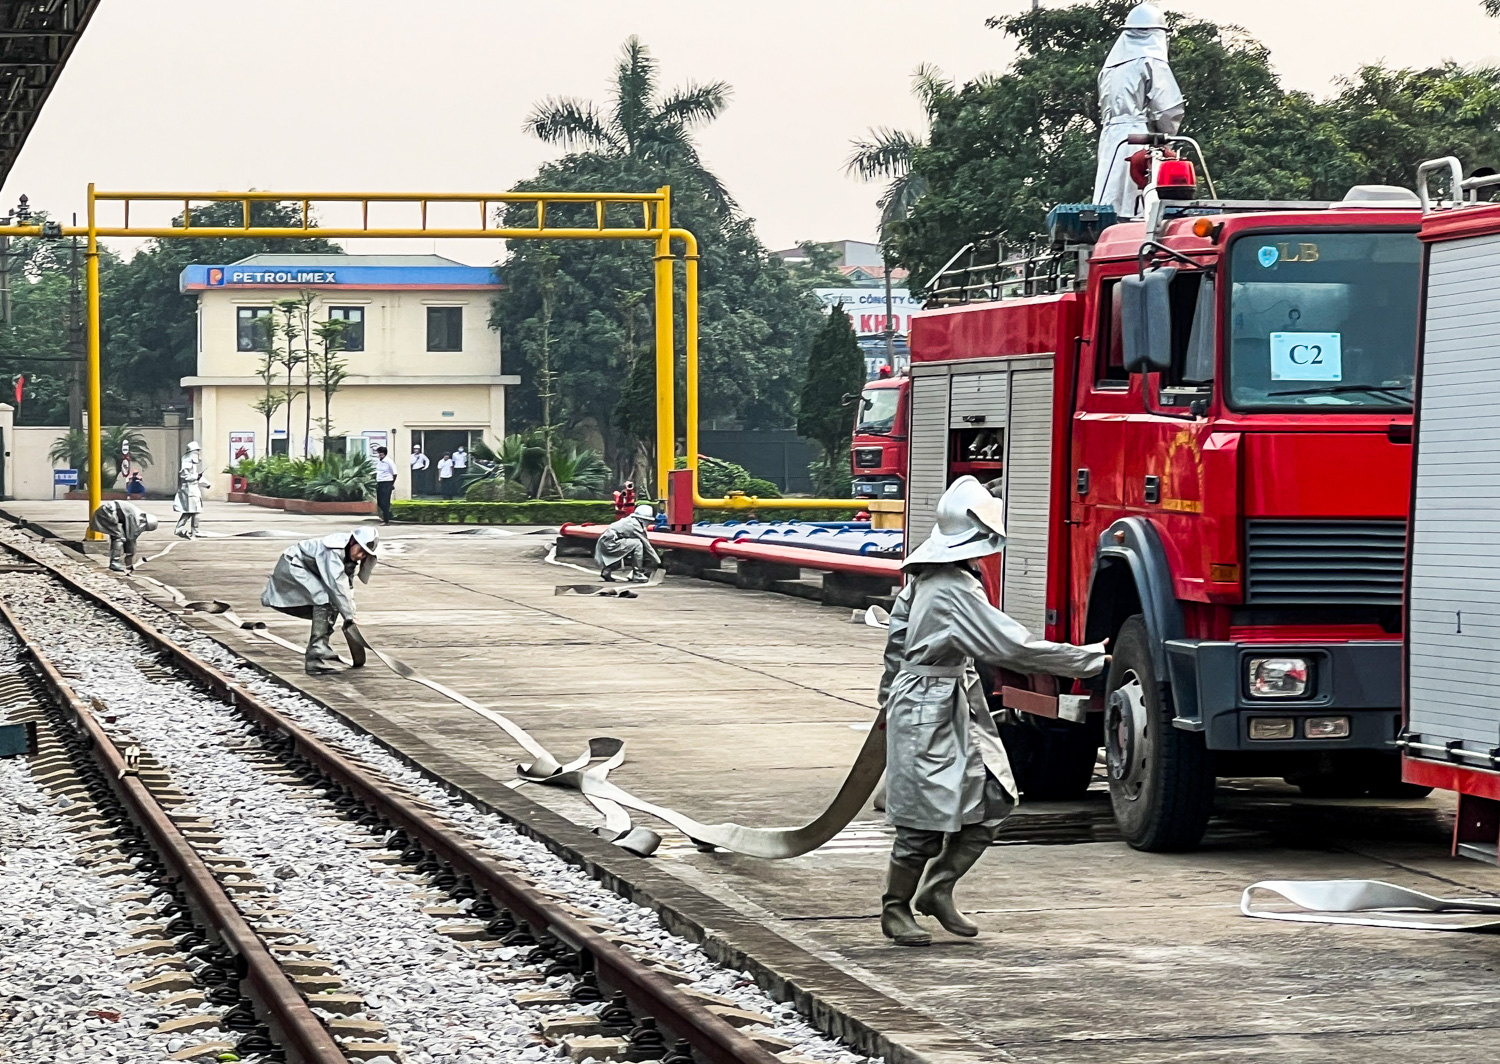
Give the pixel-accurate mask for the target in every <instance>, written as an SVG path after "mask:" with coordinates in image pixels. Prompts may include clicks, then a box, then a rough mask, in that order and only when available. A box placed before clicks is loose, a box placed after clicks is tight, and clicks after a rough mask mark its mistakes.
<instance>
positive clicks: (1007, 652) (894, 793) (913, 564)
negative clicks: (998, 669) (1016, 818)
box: [880, 477, 1109, 946]
mask: <svg viewBox="0 0 1500 1064" xmlns="http://www.w3.org/2000/svg"><path fill="white" fill-rule="evenodd" d="M1004 512H1005V504H1004V503H1003V502H1001V501H1000V500H999V499H997V498H995V497H994V496H992V495H991V494H990V493H989V492H988V491H986V490H985V489H984V486H983V485H982V484H980V483H979V481H977V480H975V479H974V478H973V477H961V478H960V479H958V480H956V481H955V482H954V483H953V485H952V486H951V487H950V488H949V489H948V490H947V491H946V492H944V493H943V497H942V498H941V499H939V500H938V505H937V524H936V526H935V527H934V528H933V530H932V534H931V535H930V536H928V537H927V541H926V542H925V543H923V544H922V545H921V546H920V547H918V548H917V549H916V550H914V551H912V553H911V555H910V556H909V557H908V558H907V559H906V561H905V562H904V563H903V565H902V568H903V569H905V570H906V572H907V577H908V581H907V584H906V587H905V588H904V589H902V591H901V594H900V595H898V596H897V597H896V604H895V607H894V608H893V609H892V611H891V629H890V637H889V640H888V641H887V643H886V648H885V676H884V678H883V679H882V680H881V682H880V701H881V704H882V705H884V706H885V714H886V739H885V743H886V770H885V771H886V819H887V820H889V821H890V822H891V823H892V824H894V825H895V828H896V841H895V844H894V845H893V846H892V848H891V863H890V869H889V873H888V874H889V879H888V880H887V885H886V891H885V896H884V897H883V898H882V899H881V903H882V904H881V915H880V929H881V931H883V932H884V933H885V936H886V937H887V938H890V939H893V940H894V941H895V942H896V944H897V945H900V946H925V945H927V944H929V943H930V942H931V941H932V937H931V936H930V935H929V934H928V933H927V932H926V931H924V930H922V928H921V927H920V926H919V925H918V924H917V922H916V919H915V918H914V917H913V915H912V909H913V908H915V909H916V911H917V912H919V913H923V914H926V915H928V916H935V917H937V919H938V922H939V923H941V924H942V925H943V927H944V928H945V929H946V930H948V931H950V932H951V933H953V934H955V935H964V936H973V935H977V934H978V933H979V928H978V926H976V925H975V924H974V923H973V922H972V921H971V920H969V919H968V917H966V916H964V915H963V913H961V912H960V911H959V910H958V908H957V906H956V905H955V904H954V902H953V886H954V884H955V883H957V882H958V880H959V878H960V877H962V876H963V875H964V874H965V873H966V872H968V871H969V869H970V868H972V867H973V866H974V863H975V862H976V861H978V860H979V858H980V857H981V856H982V855H983V854H984V851H985V850H986V849H987V848H988V847H989V845H990V843H992V842H993V841H994V839H995V835H996V832H997V831H998V829H999V827H1000V822H1001V821H1002V820H1004V819H1005V818H1006V817H1007V816H1008V815H1009V814H1010V812H1011V810H1012V809H1014V808H1015V803H1016V783H1015V778H1014V777H1013V776H1012V775H1011V771H1010V762H1009V760H1007V758H1006V756H1005V747H1004V746H1002V745H1001V742H1000V733H999V730H998V729H997V728H996V727H995V722H994V720H993V719H991V717H990V713H989V707H988V706H987V705H986V703H985V697H984V687H983V685H982V684H981V683H980V680H979V674H978V672H977V671H976V670H975V668H974V662H975V660H976V659H977V660H979V661H984V662H988V663H990V664H992V665H999V666H1002V667H1004V668H1007V669H1011V670H1013V671H1015V672H1021V673H1049V674H1052V675H1054V676H1094V675H1097V674H1098V673H1099V672H1101V671H1102V670H1103V669H1104V667H1105V664H1106V663H1107V662H1108V661H1109V658H1108V656H1107V655H1106V654H1105V652H1104V644H1103V643H1097V644H1093V645H1091V646H1084V647H1079V646H1072V645H1069V644H1067V643H1052V642H1048V641H1046V640H1043V639H1034V638H1033V637H1032V635H1031V633H1030V632H1028V631H1027V630H1026V629H1025V628H1023V627H1022V626H1021V625H1020V624H1018V623H1017V622H1016V621H1014V620H1013V619H1011V618H1010V617H1009V616H1007V615H1006V614H1005V613H1002V612H1001V611H1000V610H998V609H996V608H995V607H994V606H992V605H990V602H989V599H988V598H986V597H985V592H984V585H983V584H981V583H980V580H979V576H978V574H977V573H976V572H975V570H974V569H973V568H971V567H970V566H969V565H968V564H967V563H968V562H970V561H973V560H974V559H977V558H983V557H986V556H988V555H991V554H998V553H999V552H1000V551H1001V549H1003V548H1004V546H1005V526H1004V522H1003V515H1004Z"/></svg>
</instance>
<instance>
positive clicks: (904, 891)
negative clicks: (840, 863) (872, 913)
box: [880, 861, 932, 946]
mask: <svg viewBox="0 0 1500 1064" xmlns="http://www.w3.org/2000/svg"><path fill="white" fill-rule="evenodd" d="M921 879H922V870H921V869H920V868H913V867H911V866H910V865H905V864H901V863H900V862H899V861H892V862H891V863H890V866H889V869H888V871H887V872H886V881H885V895H884V896H883V897H882V898H881V899H880V930H881V932H882V933H883V934H884V935H885V937H886V938H888V939H890V940H891V941H892V942H894V943H896V945H898V946H930V945H932V936H931V935H929V934H928V933H927V932H926V931H923V930H922V928H921V926H920V925H918V923H917V918H916V917H915V916H913V915H912V914H911V899H912V895H914V894H916V892H917V883H918V882H920V881H921Z"/></svg>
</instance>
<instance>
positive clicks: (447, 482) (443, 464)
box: [438, 451, 458, 499]
mask: <svg viewBox="0 0 1500 1064" xmlns="http://www.w3.org/2000/svg"><path fill="white" fill-rule="evenodd" d="M457 487H458V478H457V477H456V476H454V475H453V456H452V455H451V454H449V453H448V452H446V451H444V452H443V457H441V458H439V459H438V491H440V492H441V493H442V495H443V498H445V499H451V498H453V496H454V493H455V490H456V489H457Z"/></svg>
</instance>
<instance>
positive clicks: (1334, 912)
mask: <svg viewBox="0 0 1500 1064" xmlns="http://www.w3.org/2000/svg"><path fill="white" fill-rule="evenodd" d="M1256 891H1266V892H1268V893H1271V894H1277V895H1280V896H1281V897H1282V898H1284V899H1286V900H1287V901H1289V902H1291V903H1292V904H1293V905H1295V906H1296V907H1297V908H1298V909H1299V910H1301V911H1295V912H1294V911H1287V910H1284V909H1265V908H1258V907H1257V906H1256V905H1255V901H1254V899H1253V897H1252V895H1253V894H1254V893H1255V892H1256ZM1240 912H1241V913H1243V914H1244V915H1246V916H1253V917H1255V918H1256V919H1259V920H1288V921H1291V922H1293V923H1301V924H1357V925H1361V926H1364V927H1391V928H1399V929H1403V930H1410V931H1490V932H1500V898H1439V897H1435V896H1434V895H1431V894H1423V893H1422V892H1421V891H1418V890H1411V889H1410V888H1408V887H1398V886H1396V885H1395V884H1394V883H1384V882H1381V881H1380V880H1378V879H1321V880H1320V879H1309V880H1281V879H1267V880H1264V881H1262V882H1260V883H1252V884H1251V885H1250V886H1248V887H1246V888H1245V892H1244V894H1242V895H1241V896H1240Z"/></svg>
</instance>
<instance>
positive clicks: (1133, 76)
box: [1094, 5, 1186, 218]
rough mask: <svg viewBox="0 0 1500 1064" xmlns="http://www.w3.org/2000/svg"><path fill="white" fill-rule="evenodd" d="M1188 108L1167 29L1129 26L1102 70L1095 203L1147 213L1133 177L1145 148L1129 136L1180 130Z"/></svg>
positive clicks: (1129, 214)
mask: <svg viewBox="0 0 1500 1064" xmlns="http://www.w3.org/2000/svg"><path fill="white" fill-rule="evenodd" d="M1143 6H1144V5H1143ZM1185 110H1186V101H1185V100H1184V99H1183V96H1182V90H1181V89H1180V88H1178V86H1177V78H1176V76H1175V75H1173V73H1172V68H1171V66H1169V65H1168V63H1167V31H1166V30H1164V29H1126V30H1124V31H1123V32H1122V33H1121V34H1120V36H1119V39H1118V40H1116V41H1115V46H1114V48H1113V49H1112V50H1111V51H1110V53H1109V58H1107V59H1106V60H1105V61H1104V69H1103V70H1101V71H1099V121H1100V124H1101V128H1100V131H1099V167H1098V170H1097V172H1096V173H1095V175H1094V202H1095V203H1107V204H1109V205H1111V206H1112V207H1114V209H1115V213H1116V214H1117V215H1118V216H1119V217H1121V218H1136V217H1139V216H1140V215H1141V213H1142V212H1141V209H1140V201H1141V190H1140V189H1139V188H1138V187H1136V183H1135V182H1134V181H1133V180H1132V179H1131V177H1130V157H1131V156H1132V155H1134V154H1135V153H1136V152H1137V151H1139V150H1140V149H1139V148H1135V147H1132V146H1131V145H1130V144H1129V143H1127V138H1129V137H1130V135H1131V134H1132V133H1167V134H1173V133H1176V132H1177V130H1178V129H1179V128H1180V127H1181V125H1182V116H1183V113H1184V112H1185Z"/></svg>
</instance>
